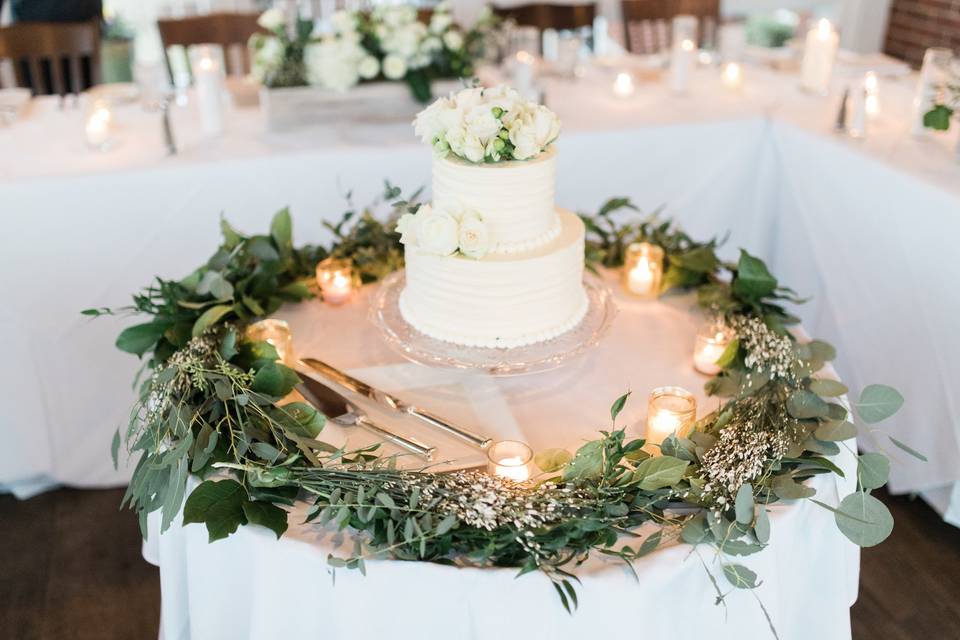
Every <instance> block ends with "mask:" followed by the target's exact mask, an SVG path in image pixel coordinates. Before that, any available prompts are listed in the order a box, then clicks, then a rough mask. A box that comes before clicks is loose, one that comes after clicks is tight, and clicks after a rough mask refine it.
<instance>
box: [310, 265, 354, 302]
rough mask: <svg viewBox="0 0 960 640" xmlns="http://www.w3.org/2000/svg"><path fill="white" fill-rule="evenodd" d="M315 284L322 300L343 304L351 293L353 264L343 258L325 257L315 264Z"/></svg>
mask: <svg viewBox="0 0 960 640" xmlns="http://www.w3.org/2000/svg"><path fill="white" fill-rule="evenodd" d="M317 286H318V287H320V295H321V297H322V298H323V300H324V302H327V303H329V304H332V305H339V304H343V303H344V302H346V301H347V300H349V299H350V295H351V294H352V293H353V264H352V263H351V262H350V260H347V259H344V258H327V259H326V260H323V261H321V262H320V263H319V264H318V265H317Z"/></svg>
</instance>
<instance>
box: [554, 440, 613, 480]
mask: <svg viewBox="0 0 960 640" xmlns="http://www.w3.org/2000/svg"><path fill="white" fill-rule="evenodd" d="M602 472H603V443H602V442H601V441H600V440H592V441H590V442H588V443H586V444H585V445H583V446H582V447H580V448H579V449H577V453H576V454H575V455H574V456H573V459H572V460H571V461H570V463H569V464H567V466H566V467H565V468H564V470H563V479H564V480H566V481H571V480H591V479H593V478H596V477H599V476H600V474H601V473H602Z"/></svg>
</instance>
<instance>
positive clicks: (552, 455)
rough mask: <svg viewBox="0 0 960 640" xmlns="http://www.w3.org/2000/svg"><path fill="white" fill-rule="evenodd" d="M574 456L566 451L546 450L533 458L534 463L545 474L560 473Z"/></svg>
mask: <svg viewBox="0 0 960 640" xmlns="http://www.w3.org/2000/svg"><path fill="white" fill-rule="evenodd" d="M572 459H573V456H572V455H571V454H570V452H569V451H567V450H566V449H544V450H543V451H540V452H539V453H537V455H535V456H534V457H533V463H534V464H535V465H537V468H538V469H540V470H541V471H543V472H544V473H553V472H554V471H559V470H560V469H562V468H563V467H564V465H566V464H567V463H568V462H570V460H572Z"/></svg>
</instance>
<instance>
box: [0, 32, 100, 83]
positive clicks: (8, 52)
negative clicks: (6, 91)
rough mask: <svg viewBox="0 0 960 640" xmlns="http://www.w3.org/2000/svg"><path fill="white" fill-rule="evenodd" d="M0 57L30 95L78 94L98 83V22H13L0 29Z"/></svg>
mask: <svg viewBox="0 0 960 640" xmlns="http://www.w3.org/2000/svg"><path fill="white" fill-rule="evenodd" d="M0 58H9V59H11V60H12V61H13V69H14V75H15V77H16V81H17V85H19V86H21V87H28V88H30V89H31V90H32V91H33V93H34V94H44V93H55V94H57V95H61V96H62V95H66V94H68V93H80V92H81V91H83V90H85V89H88V88H89V87H91V86H93V85H96V84H100V23H99V21H96V20H92V21H90V22H17V23H14V24H12V25H10V26H8V27H3V28H0Z"/></svg>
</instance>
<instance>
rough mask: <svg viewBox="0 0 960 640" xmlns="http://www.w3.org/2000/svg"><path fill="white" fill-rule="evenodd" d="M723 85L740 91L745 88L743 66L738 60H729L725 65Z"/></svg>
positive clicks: (722, 78)
mask: <svg viewBox="0 0 960 640" xmlns="http://www.w3.org/2000/svg"><path fill="white" fill-rule="evenodd" d="M721 80H722V82H723V86H725V87H726V88H728V89H734V90H736V91H739V90H740V89H742V88H743V68H742V67H741V66H740V63H738V62H728V63H727V64H725V65H723V72H722V75H721Z"/></svg>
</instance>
